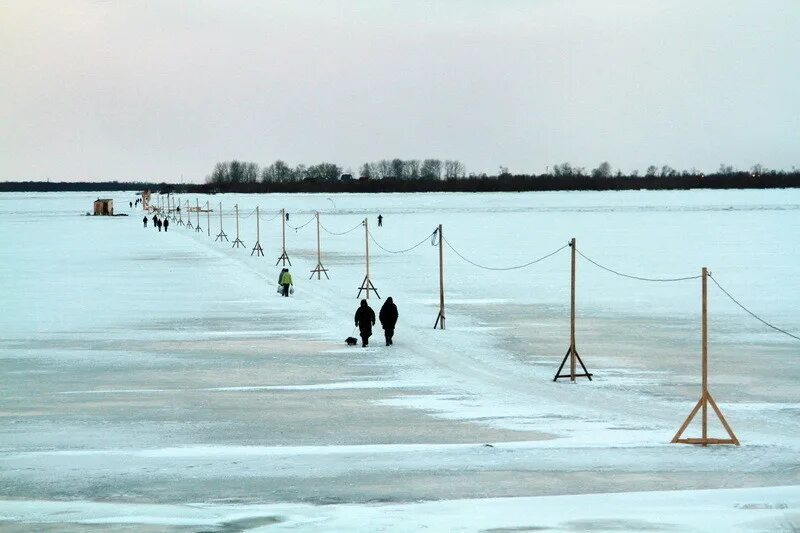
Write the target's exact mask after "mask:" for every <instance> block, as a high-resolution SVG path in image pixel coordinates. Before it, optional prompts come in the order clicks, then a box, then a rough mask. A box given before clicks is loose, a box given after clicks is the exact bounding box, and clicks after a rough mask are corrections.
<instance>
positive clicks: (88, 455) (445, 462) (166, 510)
mask: <svg viewBox="0 0 800 533" xmlns="http://www.w3.org/2000/svg"><path fill="white" fill-rule="evenodd" d="M104 194H105V193H104ZM96 196H97V194H92V193H59V194H2V195H0V235H2V236H3V237H2V238H3V244H4V246H2V247H0V258H1V259H0V293H2V295H3V302H4V304H5V311H6V312H4V313H2V314H1V315H0V362H2V363H1V364H2V367H3V372H2V373H1V374H0V415H2V418H3V425H2V428H0V497H1V498H4V501H1V502H0V515H2V516H3V517H5V520H7V521H8V522H6V523H5V524H3V523H0V527H2V526H6V525H7V526H9V527H10V525H11V524H17V525H20V526H24V524H29V525H31V528H32V529H44V526H43V525H42V524H51V525H53V524H56V525H58V524H61V526H62V527H55V526H54V527H55V529H53V530H58V531H61V530H64V529H69V528H74V529H76V530H80V529H81V528H80V524H89V523H97V524H126V523H131V524H137V525H138V527H141V528H144V527H145V526H146V525H147V524H150V525H155V526H159V525H160V526H164V527H165V528H166V527H167V526H169V527H171V528H174V529H175V530H189V531H191V530H196V529H197V527H203V528H205V527H208V528H216V529H217V530H220V531H223V530H237V529H236V528H238V530H243V529H253V528H258V527H264V528H267V529H270V528H273V527H295V528H300V529H314V530H319V529H321V530H355V529H359V528H360V529H361V530H365V531H371V530H374V529H377V527H378V526H380V527H387V528H389V529H394V530H405V529H417V528H418V527H422V526H427V527H430V528H432V529H434V530H436V529H447V528H450V527H449V526H452V529H458V528H461V529H463V530H467V531H471V530H480V529H492V528H525V527H528V528H531V527H551V528H556V527H559V528H568V529H569V528H571V529H581V528H584V529H585V527H589V526H588V525H587V524H594V526H596V527H595V529H599V530H603V529H605V530H608V529H614V528H616V530H637V529H644V528H647V527H650V528H651V529H652V528H661V529H668V528H673V529H678V530H684V531H685V530H691V529H692V528H691V527H689V526H690V525H692V524H695V525H697V524H699V526H698V527H697V528H696V529H697V530H704V529H703V528H706V529H705V530H726V529H730V528H741V529H753V530H759V529H763V530H770V529H774V526H775V524H779V525H780V524H783V525H784V526H785V525H786V524H796V522H797V489H796V488H793V487H787V488H774V487H777V486H781V485H784V486H785V485H800V469H799V468H798V460H797V457H798V456H800V433H798V429H797V428H798V427H799V425H800V388H799V387H798V386H797V382H798V378H800V358H798V355H800V344H798V343H797V342H796V341H793V340H791V339H788V338H786V337H784V336H781V335H779V334H777V333H776V332H774V331H772V330H769V329H768V328H766V327H764V326H763V325H761V324H760V323H758V322H757V321H755V320H753V319H752V318H750V317H748V316H747V315H745V314H744V313H743V312H742V311H741V310H739V309H738V308H737V307H736V306H735V305H734V304H733V303H732V302H730V301H729V300H727V298H726V297H725V296H724V295H723V294H722V293H721V292H720V291H719V290H717V289H716V287H713V286H712V287H710V289H709V291H710V292H709V295H710V300H709V311H710V322H709V328H710V341H711V349H710V366H711V370H710V383H711V385H710V387H711V392H712V394H713V395H714V397H715V399H716V401H717V403H718V404H719V405H720V407H721V408H722V410H723V412H724V413H725V415H726V416H727V418H728V421H729V422H730V423H731V425H732V426H733V429H734V430H735V431H736V433H737V435H738V437H739V439H740V440H741V441H742V443H743V446H742V447H739V448H731V447H724V448H721V447H712V448H707V449H703V448H694V447H691V446H681V445H670V444H668V442H669V440H670V438H671V437H672V435H673V434H674V432H675V431H676V430H677V428H678V426H679V425H680V423H681V422H682V421H683V419H684V418H685V416H686V415H687V414H688V413H689V411H690V409H691V408H692V406H693V404H694V402H696V401H697V398H698V394H699V339H700V331H699V330H700V328H699V311H700V309H699V307H700V306H699V300H700V287H699V281H697V280H692V281H685V282H678V283H646V282H639V281H634V280H629V279H625V278H620V277H616V276H614V275H612V274H609V273H608V272H605V271H602V270H600V269H598V268H596V267H594V266H593V265H591V264H589V263H587V262H586V261H585V260H582V259H579V262H578V296H577V301H578V332H577V338H578V349H579V351H580V353H581V355H582V357H583V358H584V360H585V362H586V364H587V365H588V367H589V369H590V371H592V372H594V373H595V378H596V379H595V380H594V381H593V382H591V383H589V382H580V383H577V384H570V383H566V382H559V383H553V382H552V381H551V379H552V376H553V374H554V373H555V370H556V368H557V366H558V364H559V362H560V360H561V357H563V354H564V352H565V351H566V348H567V345H568V315H569V307H568V302H569V250H568V249H567V250H563V251H562V252H560V253H559V254H557V255H555V256H553V257H552V258H549V259H547V260H545V261H543V262H541V263H539V264H537V265H534V266H531V267H529V268H527V269H523V270H513V271H506V272H496V271H485V270H480V269H477V268H475V267H474V266H472V265H469V264H467V263H465V262H463V261H462V260H460V259H459V258H458V257H456V256H455V255H454V254H453V253H452V252H451V251H450V250H449V249H446V250H445V287H446V291H447V292H446V294H447V330H445V331H438V330H437V331H434V330H433V329H432V326H433V322H434V320H435V318H436V314H437V311H438V266H437V264H438V263H437V261H438V253H437V249H436V248H435V247H432V246H431V245H430V244H428V243H427V242H426V243H424V244H423V245H422V246H420V247H418V248H416V249H414V250H413V251H411V252H409V253H407V254H389V253H386V252H384V251H382V250H381V249H380V248H379V247H378V246H376V245H374V243H371V246H370V249H371V254H372V257H371V265H370V269H371V277H372V280H373V282H374V284H375V285H376V287H377V288H378V290H379V291H380V294H381V296H384V297H386V296H393V297H394V299H395V301H396V302H397V303H398V306H399V310H400V321H399V324H398V328H397V333H396V336H395V345H394V346H392V347H390V348H387V347H384V346H382V344H383V342H382V339H381V335H380V329H379V328H377V329H376V332H375V336H373V338H372V341H371V343H370V344H371V345H370V347H369V348H366V349H362V348H360V347H359V348H349V347H346V346H344V343H343V340H344V338H345V337H347V336H349V335H351V334H352V333H353V324H352V316H353V312H354V311H355V306H356V304H357V300H356V293H357V288H358V286H359V285H360V283H361V281H362V279H363V277H364V265H363V254H364V234H363V231H361V230H360V229H357V230H356V231H354V232H352V233H349V234H347V235H342V236H332V235H329V234H327V233H325V232H323V233H322V236H321V241H322V250H323V257H322V260H323V263H324V264H325V266H326V267H327V268H329V269H330V275H331V280H324V279H323V280H321V281H318V280H316V279H313V280H309V279H308V276H309V271H310V270H311V269H312V268H313V267H314V265H315V264H316V237H315V225H314V224H313V223H312V224H309V225H307V226H305V227H304V228H302V229H299V230H297V231H295V230H294V229H291V228H287V236H286V240H287V252H288V254H289V257H290V258H291V260H292V263H293V265H292V267H291V270H292V272H293V275H294V280H295V285H296V292H295V294H294V295H293V297H291V298H288V299H287V298H281V297H279V296H278V295H277V294H275V288H274V287H275V284H276V278H277V274H278V270H279V269H278V267H275V261H276V260H277V258H278V256H279V255H280V221H279V220H278V219H273V220H271V221H269V222H267V220H268V219H270V218H271V217H273V216H274V214H275V212H276V211H277V210H279V209H280V208H286V209H287V211H289V213H290V214H291V219H290V224H292V225H293V226H299V225H301V224H303V223H304V222H306V221H307V220H308V219H309V218H310V217H311V216H313V212H314V211H315V210H318V211H319V212H320V213H321V221H322V223H323V224H324V225H325V227H327V228H328V229H330V230H331V231H344V230H346V229H349V228H352V227H355V226H356V225H357V224H358V222H359V220H361V219H362V218H363V217H365V216H369V217H371V224H370V228H371V231H372V232H373V234H374V236H375V239H377V241H378V243H380V244H381V245H382V246H383V247H385V248H387V249H394V250H396V249H402V248H406V247H408V246H410V245H411V244H414V243H416V242H419V241H420V240H421V239H423V238H424V237H425V236H426V235H429V234H430V233H431V232H432V231H433V229H434V227H435V226H436V225H438V224H440V223H441V224H443V227H444V234H445V237H446V238H447V240H448V241H449V242H450V243H452V245H453V246H454V247H456V248H457V249H458V250H459V252H461V253H462V254H464V255H465V256H467V257H469V258H470V259H472V260H474V261H476V262H478V263H481V264H486V265H491V266H495V267H504V266H510V265H514V264H521V263H525V262H527V261H530V260H531V259H534V258H535V257H538V256H541V255H544V254H546V253H549V252H551V251H553V250H555V249H557V248H559V247H561V246H563V245H564V244H565V243H566V242H567V241H568V240H569V239H570V238H571V237H576V238H577V242H578V248H579V249H580V250H581V251H582V252H583V253H585V254H586V255H588V256H589V257H591V258H593V259H595V260H596V261H598V262H600V263H602V264H604V265H607V266H609V267H611V268H615V269H618V270H622V271H624V272H627V273H631V274H636V275H642V276H648V277H662V276H664V277H674V276H692V275H697V274H699V271H700V268H701V267H703V266H708V267H709V268H710V269H711V271H712V272H713V274H714V276H715V277H716V278H717V279H718V280H719V281H720V283H721V284H723V286H725V287H726V288H727V289H728V290H730V291H731V292H732V293H733V294H734V295H735V296H736V297H737V298H739V299H740V300H741V301H742V302H743V303H745V304H746V305H747V306H748V307H750V308H751V309H753V310H754V311H755V312H757V313H759V314H761V315H762V316H764V318H766V319H768V320H770V321H772V322H774V323H775V324H777V325H779V326H781V327H783V328H785V329H787V330H789V331H793V332H797V331H800V309H798V306H797V301H798V296H800V276H798V275H797V272H798V271H797V264H798V262H799V260H800V247H798V245H797V235H800V216H798V215H800V191H795V190H785V191H680V192H678V191H675V192H646V191H640V192H637V191H631V192H621V193H579V192H575V193H563V192H562V193H518V194H506V193H503V194H413V195H402V194H387V195H336V196H335V197H334V198H333V200H334V201H331V200H329V199H328V198H329V197H330V195H304V194H298V195H233V194H226V195H215V196H211V197H208V198H206V197H204V196H202V195H200V196H199V199H200V203H201V204H202V203H204V202H205V200H206V199H209V200H210V202H211V204H212V207H213V208H214V209H217V204H218V202H222V203H223V208H224V217H223V224H224V229H225V231H226V232H227V234H228V235H229V236H230V237H231V239H233V235H234V233H235V227H234V219H233V218H232V206H233V204H234V203H238V204H239V206H240V212H241V213H242V216H243V217H244V216H245V215H247V214H248V213H250V212H251V211H252V209H254V208H255V206H256V205H259V206H260V207H261V210H262V224H261V244H262V246H263V247H264V250H265V254H266V257H263V258H259V257H252V256H250V249H251V248H252V246H253V244H254V237H255V219H254V217H253V216H250V217H249V218H242V220H241V221H240V230H241V237H242V239H243V240H244V241H245V243H246V244H247V248H246V249H245V250H242V249H233V248H231V246H230V244H220V243H219V242H214V236H215V235H216V233H217V232H218V231H219V220H218V218H217V214H218V213H217V212H216V211H215V212H214V218H212V220H211V236H210V237H209V236H208V235H207V227H206V226H207V220H206V217H205V216H203V217H201V219H200V222H201V227H202V229H203V231H202V232H194V231H189V230H186V229H185V228H183V227H180V226H178V225H177V224H172V225H171V227H170V231H169V232H168V233H163V232H162V233H158V232H157V231H156V230H155V229H153V228H150V227H148V228H147V229H144V228H142V224H141V217H142V214H141V211H135V210H134V211H133V212H132V213H131V216H130V217H114V218H107V217H85V216H81V214H82V213H84V212H85V211H86V210H87V209H88V207H89V206H90V205H91V202H92V200H94V199H95V198H96ZM113 196H114V198H115V200H117V202H118V203H119V204H120V205H122V204H125V205H127V201H128V199H132V198H133V193H117V194H115V195H113ZM185 199H186V198H184V200H185ZM191 200H194V196H192V197H191ZM192 203H194V202H193V201H192ZM334 205H335V207H334ZM379 212H380V213H382V214H383V215H384V217H385V219H384V227H382V228H377V227H376V224H374V223H373V222H374V220H375V217H376V216H377V214H378V213H379ZM194 221H195V219H193V223H194ZM371 303H372V305H373V306H375V307H376V311H377V307H378V306H379V305H380V302H376V301H374V300H371ZM712 420H713V417H712ZM698 431H699V430H698V429H697V428H695V427H693V428H691V430H690V433H691V432H694V434H697V433H698ZM711 431H712V435H717V436H721V431H722V429H721V428H720V427H719V426H718V425H716V423H714V424H713V425H712V430H711ZM488 443H491V444H492V446H491V447H489V446H485V444H488ZM741 487H767V488H763V489H758V490H755V489H753V490H752V491H750V492H748V491H747V490H744V491H740V492H737V491H727V490H715V491H708V492H706V491H703V492H702V493H701V492H697V490H694V491H689V492H687V493H670V494H667V495H665V494H664V493H636V491H655V490H659V489H723V488H741ZM748 490H750V489H748ZM609 492H622V493H629V494H620V495H609V494H604V493H609ZM590 493H594V494H590ZM578 494H582V495H583V496H576V495H578ZM547 495H565V496H564V497H563V499H561V500H553V499H548V498H554V497H555V496H547ZM568 495H571V496H568ZM699 495H702V496H699ZM498 497H515V498H513V499H510V500H498V499H497V498H498ZM517 497H524V498H517ZM531 497H540V498H531ZM462 498H464V499H467V500H456V499H462ZM419 500H431V501H430V502H428V503H408V504H405V503H401V502H415V501H419ZM376 501H379V502H397V503H390V504H386V506H375V505H372V504H370V502H376ZM98 502H103V503H98ZM189 503H192V504H193V505H192V507H191V508H190V507H186V505H185V504H189ZM301 504H302V505H301ZM316 504H337V505H326V506H322V507H318V506H316ZM339 504H341V505H339ZM738 504H741V505H742V506H744V507H736V505H738ZM564 505H567V506H569V507H570V508H571V509H574V510H575V511H573V513H572V514H571V516H555V515H553V514H552V513H550V512H549V511H548V510H549V509H552V508H561V507H562V506H564ZM617 505H618V506H619V507H614V506H617ZM748 505H749V506H750V507H748ZM226 506H230V507H226ZM681 506H685V507H686V508H687V509H688V510H687V511H686V513H685V514H684V513H681V512H679V511H678V509H679V508H680V507H681ZM196 509H201V510H202V511H197V512H195V511H194V510H196ZM489 509H494V510H495V511H492V512H490V511H489ZM580 509H585V511H580ZM636 509H638V510H636ZM723 510H724V511H723ZM712 511H713V512H712ZM709 512H712V515H713V518H709V517H708V513H709ZM60 513H63V514H60ZM648 513H649V514H648ZM693 513H705V515H706V518H704V519H703V520H698V521H697V522H696V523H695V522H693V520H694V518H696V514H693ZM162 514H163V515H164V516H165V517H166V518H158V517H159V516H162ZM755 515H758V516H755ZM531 517H536V519H535V520H534V519H532V518H531ZM517 518H519V520H517ZM93 520H97V521H98V522H92V521H93ZM248 520H255V521H248ZM615 520H617V521H618V522H614V521H615ZM765 520H766V521H765ZM775 520H778V522H775ZM781 520H783V522H780V521H781ZM792 520H794V522H792ZM585 521H589V522H585ZM273 522H276V523H275V524H273ZM36 524H38V525H36ZM69 524H72V525H71V526H70V525H69ZM76 524H77V525H76ZM225 524H228V525H225ZM231 524H233V525H231ZM68 526H69V527H68ZM73 526H74V527H73ZM155 526H154V527H155ZM406 526H408V527H406ZM584 526H585V527H584ZM48 527H50V526H48ZM781 527H783V526H781ZM795 527H796V526H795ZM180 528H188V529H180ZM193 528H194V529H193ZM226 528H227V529H226ZM156 530H158V529H156Z"/></svg>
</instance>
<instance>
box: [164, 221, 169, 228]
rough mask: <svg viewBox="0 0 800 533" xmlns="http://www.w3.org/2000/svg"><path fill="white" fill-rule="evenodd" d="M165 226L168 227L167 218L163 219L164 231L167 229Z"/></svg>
mask: <svg viewBox="0 0 800 533" xmlns="http://www.w3.org/2000/svg"><path fill="white" fill-rule="evenodd" d="M167 228H169V219H168V218H165V219H164V231H167Z"/></svg>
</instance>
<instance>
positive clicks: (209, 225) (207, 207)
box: [206, 200, 211, 237]
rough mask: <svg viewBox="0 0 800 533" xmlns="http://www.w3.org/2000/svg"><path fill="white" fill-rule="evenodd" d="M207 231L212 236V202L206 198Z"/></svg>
mask: <svg viewBox="0 0 800 533" xmlns="http://www.w3.org/2000/svg"><path fill="white" fill-rule="evenodd" d="M206 209H207V211H206V231H207V232H208V236H209V237H211V204H210V203H209V202H208V200H206Z"/></svg>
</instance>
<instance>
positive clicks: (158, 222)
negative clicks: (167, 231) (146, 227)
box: [156, 218, 163, 231]
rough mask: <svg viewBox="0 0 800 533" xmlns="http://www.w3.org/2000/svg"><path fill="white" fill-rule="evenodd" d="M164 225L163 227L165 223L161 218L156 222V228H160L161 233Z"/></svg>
mask: <svg viewBox="0 0 800 533" xmlns="http://www.w3.org/2000/svg"><path fill="white" fill-rule="evenodd" d="M162 225H163V222H161V219H160V218H159V219H158V220H156V226H158V231H161V226H162Z"/></svg>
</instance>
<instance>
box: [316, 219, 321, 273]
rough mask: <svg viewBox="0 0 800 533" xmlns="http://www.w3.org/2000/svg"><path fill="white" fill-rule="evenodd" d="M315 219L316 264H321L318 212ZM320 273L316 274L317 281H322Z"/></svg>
mask: <svg viewBox="0 0 800 533" xmlns="http://www.w3.org/2000/svg"><path fill="white" fill-rule="evenodd" d="M315 217H316V219H317V264H318V265H321V264H322V248H320V245H319V211H317V212H316V213H315ZM321 274H322V273H321V272H317V279H322V275H321Z"/></svg>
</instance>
